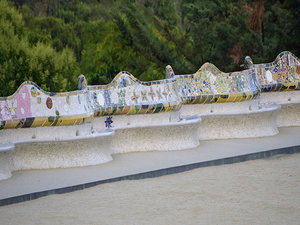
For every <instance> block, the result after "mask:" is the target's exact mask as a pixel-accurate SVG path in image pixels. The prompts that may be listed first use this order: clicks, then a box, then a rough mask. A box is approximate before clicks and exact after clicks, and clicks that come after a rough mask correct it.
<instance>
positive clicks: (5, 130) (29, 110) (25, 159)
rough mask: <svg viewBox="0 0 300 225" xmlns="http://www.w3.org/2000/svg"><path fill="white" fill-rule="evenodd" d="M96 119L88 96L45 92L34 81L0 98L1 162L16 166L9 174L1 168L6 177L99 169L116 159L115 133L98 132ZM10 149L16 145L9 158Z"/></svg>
mask: <svg viewBox="0 0 300 225" xmlns="http://www.w3.org/2000/svg"><path fill="white" fill-rule="evenodd" d="M92 118H93V110H92V108H91V107H90V105H89V101H88V95H87V92H86V91H74V92H66V93H53V92H45V91H43V90H42V89H41V88H40V87H39V86H37V85H36V84H35V83H33V82H24V83H23V84H22V85H21V86H20V87H19V88H18V90H17V91H16V92H15V93H14V94H13V95H11V96H8V97H1V98H0V151H1V152H2V153H1V154H0V161H2V159H1V158H2V157H6V158H7V157H9V158H8V159H9V160H8V161H9V162H8V161H7V163H8V164H7V165H10V166H9V167H10V169H7V168H8V166H7V165H6V166H5V165H4V164H2V163H1V165H0V171H2V172H3V173H4V174H2V175H1V174H0V177H6V178H7V177H9V176H11V174H10V172H11V171H14V170H22V169H42V168H57V167H73V166H85V165H95V164H99V163H104V162H107V161H109V160H111V155H110V151H109V149H110V147H109V146H110V142H111V137H110V136H112V135H113V131H106V132H102V133H99V132H95V131H93V130H92V125H91V120H92ZM91 139H93V142H91V141H90V140H91ZM5 146H10V147H9V149H10V151H9V152H10V153H9V154H8V152H7V150H5V149H7V148H6V147H5ZM1 149H4V150H5V151H4V150H3V151H2V150H1ZM4 153H7V154H4ZM1 167H5V168H6V169H3V168H2V169H1ZM9 171H10V172H9ZM0 173H1V172H0ZM0 179H1V178H0Z"/></svg>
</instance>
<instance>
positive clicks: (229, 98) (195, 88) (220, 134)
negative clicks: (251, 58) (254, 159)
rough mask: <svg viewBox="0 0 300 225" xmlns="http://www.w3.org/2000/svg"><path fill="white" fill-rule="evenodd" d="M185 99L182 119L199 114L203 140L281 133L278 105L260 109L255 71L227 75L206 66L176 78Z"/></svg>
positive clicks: (170, 71)
mask: <svg viewBox="0 0 300 225" xmlns="http://www.w3.org/2000/svg"><path fill="white" fill-rule="evenodd" d="M166 76H167V77H174V78H175V79H176V82H177V85H178V92H179V95H180V97H181V99H182V103H183V105H182V108H181V110H180V114H181V116H182V117H183V118H184V117H187V116H192V115H199V116H200V117H201V119H202V123H201V124H200V128H201V129H199V136H200V140H209V139H224V138H246V137H258V136H269V135H274V134H276V133H278V129H277V127H276V114H277V111H278V109H279V107H278V106H275V105H272V106H268V107H259V104H258V96H259V87H258V85H257V82H256V77H255V76H256V75H255V72H254V70H253V69H252V70H244V71H241V72H231V73H224V72H222V71H220V70H219V69H218V68H217V67H215V66H214V65H213V64H210V63H205V64H204V65H203V66H202V67H201V68H200V69H199V70H198V71H197V72H196V73H194V74H187V75H175V73H174V71H173V69H172V67H171V66H167V67H166Z"/></svg>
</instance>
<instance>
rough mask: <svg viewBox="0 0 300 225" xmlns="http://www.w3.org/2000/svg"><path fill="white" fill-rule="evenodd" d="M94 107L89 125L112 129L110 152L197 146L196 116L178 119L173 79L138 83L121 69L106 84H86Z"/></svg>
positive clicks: (81, 79)
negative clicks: (111, 150)
mask: <svg viewBox="0 0 300 225" xmlns="http://www.w3.org/2000/svg"><path fill="white" fill-rule="evenodd" d="M78 87H79V89H82V88H83V89H84V88H87V90H88V93H89V99H90V104H91V106H92V108H93V109H94V117H95V118H94V119H93V121H92V124H93V128H95V129H97V130H105V129H112V130H114V131H115V136H114V137H113V143H112V149H113V153H121V152H132V151H152V150H181V149H187V148H193V147H196V146H198V145H199V140H198V137H197V132H195V131H196V129H197V127H198V124H199V123H200V119H199V118H193V119H186V120H180V118H179V112H178V110H179V109H180V107H181V99H180V98H179V96H178V94H177V88H176V81H175V79H165V80H158V81H149V82H142V81H139V80H138V79H136V78H135V77H134V76H133V75H132V74H130V73H128V72H125V71H122V72H120V73H119V74H118V75H117V76H116V77H115V78H114V79H113V81H112V82H111V83H110V84H107V85H95V86H86V80H85V78H84V77H83V76H80V77H79V85H78Z"/></svg>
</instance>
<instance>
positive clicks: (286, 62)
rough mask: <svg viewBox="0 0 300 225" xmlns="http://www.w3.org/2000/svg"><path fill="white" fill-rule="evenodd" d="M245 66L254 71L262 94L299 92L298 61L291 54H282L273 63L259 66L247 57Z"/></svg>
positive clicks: (286, 52)
mask: <svg viewBox="0 0 300 225" xmlns="http://www.w3.org/2000/svg"><path fill="white" fill-rule="evenodd" d="M245 66H246V67H247V68H254V69H255V71H256V74H257V79H258V84H259V86H260V88H261V90H262V92H270V91H289V90H300V60H299V59H298V58H297V57H296V56H295V55H294V54H293V53H291V52H288V51H285V52H282V53H280V54H279V55H278V56H277V57H276V59H275V60H274V61H273V62H270V63H261V64H253V62H252V59H251V58H250V57H249V56H247V57H246V58H245Z"/></svg>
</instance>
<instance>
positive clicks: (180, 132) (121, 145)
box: [112, 118, 201, 153]
mask: <svg viewBox="0 0 300 225" xmlns="http://www.w3.org/2000/svg"><path fill="white" fill-rule="evenodd" d="M200 122H201V119H200V118H195V119H191V120H182V121H178V122H171V123H161V124H159V125H158V124H148V125H147V126H144V125H136V126H126V127H120V128H115V129H114V130H115V135H114V137H113V142H112V151H113V153H125V152H136V151H174V150H185V149H189V148H195V147H197V146H198V145H199V144H200V143H199V136H198V132H197V131H198V127H199V124H200Z"/></svg>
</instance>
